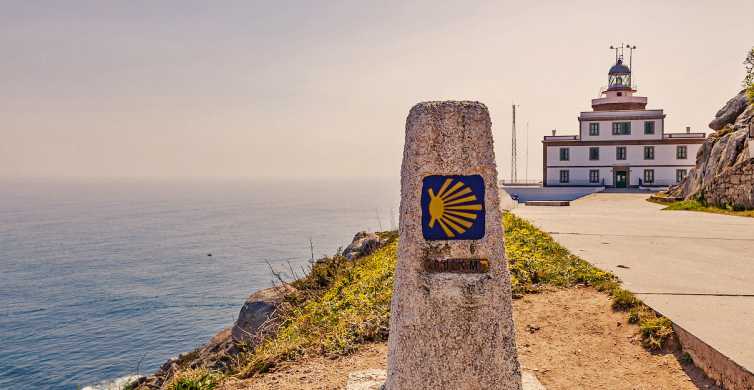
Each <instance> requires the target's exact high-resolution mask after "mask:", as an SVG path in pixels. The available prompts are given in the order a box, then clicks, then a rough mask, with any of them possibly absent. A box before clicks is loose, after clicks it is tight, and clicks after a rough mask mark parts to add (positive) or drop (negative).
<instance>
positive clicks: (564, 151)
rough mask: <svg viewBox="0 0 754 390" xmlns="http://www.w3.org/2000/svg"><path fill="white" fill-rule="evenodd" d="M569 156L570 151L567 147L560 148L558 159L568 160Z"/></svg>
mask: <svg viewBox="0 0 754 390" xmlns="http://www.w3.org/2000/svg"><path fill="white" fill-rule="evenodd" d="M570 158H571V151H570V149H568V148H560V161H568V160H569V159H570Z"/></svg>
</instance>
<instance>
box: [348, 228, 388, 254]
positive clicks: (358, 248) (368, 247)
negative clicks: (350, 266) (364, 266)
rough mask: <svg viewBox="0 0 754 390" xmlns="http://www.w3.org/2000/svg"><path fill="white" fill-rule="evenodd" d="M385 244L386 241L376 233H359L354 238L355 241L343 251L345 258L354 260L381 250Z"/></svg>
mask: <svg viewBox="0 0 754 390" xmlns="http://www.w3.org/2000/svg"><path fill="white" fill-rule="evenodd" d="M384 244H385V240H382V239H380V237H379V236H378V235H377V234H375V233H367V232H358V233H356V235H355V236H354V237H353V241H352V242H351V244H349V245H348V246H347V247H346V250H344V251H343V257H345V258H346V259H348V260H353V259H356V258H359V257H361V256H366V255H369V254H371V253H372V252H374V251H376V250H377V249H379V248H380V247H381V246H382V245H384Z"/></svg>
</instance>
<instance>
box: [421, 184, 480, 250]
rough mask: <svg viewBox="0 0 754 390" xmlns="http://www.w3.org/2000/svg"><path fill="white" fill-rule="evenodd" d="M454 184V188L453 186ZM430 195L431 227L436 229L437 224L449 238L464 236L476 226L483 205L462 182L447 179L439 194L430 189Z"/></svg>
mask: <svg viewBox="0 0 754 390" xmlns="http://www.w3.org/2000/svg"><path fill="white" fill-rule="evenodd" d="M451 184H452V186H451ZM428 194H429V216H430V220H429V227H430V228H434V227H435V224H438V225H440V228H441V229H442V230H443V232H445V235H446V236H447V237H449V238H453V237H455V236H456V234H463V233H464V232H466V230H468V229H470V228H471V227H472V226H474V223H475V221H476V220H477V217H478V216H479V212H480V211H481V210H482V204H481V203H480V201H479V199H477V197H476V195H474V194H473V193H472V191H471V188H470V187H469V186H467V185H466V184H464V183H463V182H462V181H460V180H456V181H455V183H453V179H452V178H449V179H446V180H445V182H444V183H443V184H442V186H441V187H440V190H439V191H437V194H435V192H434V191H433V190H432V188H430V189H429V190H428Z"/></svg>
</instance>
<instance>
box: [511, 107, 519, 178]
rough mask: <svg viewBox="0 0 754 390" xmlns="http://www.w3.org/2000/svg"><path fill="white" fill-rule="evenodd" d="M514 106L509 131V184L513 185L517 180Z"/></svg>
mask: <svg viewBox="0 0 754 390" xmlns="http://www.w3.org/2000/svg"><path fill="white" fill-rule="evenodd" d="M516 154H517V153H516V105H515V104H513V129H512V131H511V182H513V183H515V182H516V181H517V180H518V178H517V177H516V176H517V175H516V171H517V169H516V160H517V159H518V156H517V155H516Z"/></svg>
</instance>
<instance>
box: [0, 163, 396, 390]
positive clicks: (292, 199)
mask: <svg viewBox="0 0 754 390" xmlns="http://www.w3.org/2000/svg"><path fill="white" fill-rule="evenodd" d="M398 202H399V183H398V180H397V178H396V180H366V179H364V180H351V181H348V180H329V181H328V180H324V181H315V180H311V181H298V182H294V181H290V182H285V181H243V180H238V181H232V180H204V181H201V180H193V181H192V180H170V181H156V180H50V181H45V180H4V181H0V389H3V390H5V389H78V388H83V387H85V386H91V387H90V388H106V386H107V384H108V383H111V381H112V380H114V379H117V378H122V377H124V376H127V375H132V374H134V373H136V372H137V368H138V370H139V372H140V373H142V374H143V373H150V372H152V371H154V370H155V369H156V368H158V367H159V365H160V364H162V363H163V362H164V361H165V360H167V359H168V358H170V357H171V356H176V355H177V354H178V353H180V352H185V351H189V350H192V349H193V348H195V347H197V346H199V345H200V344H203V343H204V342H206V341H207V340H209V338H210V337H212V336H213V335H214V334H215V333H217V332H218V331H220V330H222V329H223V328H225V327H227V326H229V325H231V324H232V323H233V321H234V319H235V317H236V315H237V314H238V310H239V309H240V307H241V305H242V303H243V301H244V299H245V298H246V297H247V296H248V294H250V293H251V292H253V291H254V290H257V289H260V288H265V287H269V286H270V285H271V281H272V275H271V272H270V270H269V266H268V264H267V262H269V263H270V264H272V265H273V267H274V268H276V270H278V271H287V270H288V269H289V265H288V263H289V262H290V264H291V265H292V267H293V268H294V269H297V270H298V269H300V267H301V266H306V265H307V264H308V260H309V258H310V257H311V255H310V245H309V240H310V239H311V241H312V242H313V245H314V252H315V256H317V257H319V256H321V255H324V254H332V253H334V252H335V250H337V248H338V247H345V245H347V244H348V243H349V242H350V240H351V238H352V236H353V234H354V233H355V232H356V231H359V230H375V229H380V228H381V229H390V228H394V227H395V223H396V220H397V210H398ZM210 253H211V254H212V256H208V254H210Z"/></svg>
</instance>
